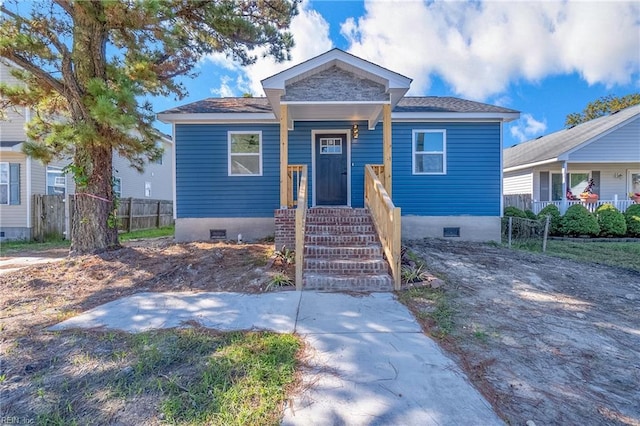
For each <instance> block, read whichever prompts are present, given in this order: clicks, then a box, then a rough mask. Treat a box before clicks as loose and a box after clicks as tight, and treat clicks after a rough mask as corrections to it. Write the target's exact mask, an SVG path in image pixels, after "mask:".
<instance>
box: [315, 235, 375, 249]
mask: <svg viewBox="0 0 640 426" xmlns="http://www.w3.org/2000/svg"><path fill="white" fill-rule="evenodd" d="M376 243H378V237H377V236H376V235H375V234H367V235H309V234H307V235H306V237H305V244H306V245H322V246H327V245H332V246H337V247H340V246H362V245H371V244H376Z"/></svg>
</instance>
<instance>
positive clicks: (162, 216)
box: [116, 198, 173, 232]
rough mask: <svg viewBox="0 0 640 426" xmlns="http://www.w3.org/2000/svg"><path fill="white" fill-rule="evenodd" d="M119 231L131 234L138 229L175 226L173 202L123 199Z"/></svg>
mask: <svg viewBox="0 0 640 426" xmlns="http://www.w3.org/2000/svg"><path fill="white" fill-rule="evenodd" d="M116 217H117V218H118V229H119V230H121V231H126V232H131V231H135V230H137V229H151V228H162V227H163V226H169V225H173V202H172V201H167V200H147V199H144V198H121V199H120V205H119V206H118V212H117V214H116Z"/></svg>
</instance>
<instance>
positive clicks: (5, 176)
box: [0, 163, 9, 204]
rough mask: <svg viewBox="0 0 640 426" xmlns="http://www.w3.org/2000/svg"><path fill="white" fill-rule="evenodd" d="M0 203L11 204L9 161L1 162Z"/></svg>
mask: <svg viewBox="0 0 640 426" xmlns="http://www.w3.org/2000/svg"><path fill="white" fill-rule="evenodd" d="M0 204H9V163H0Z"/></svg>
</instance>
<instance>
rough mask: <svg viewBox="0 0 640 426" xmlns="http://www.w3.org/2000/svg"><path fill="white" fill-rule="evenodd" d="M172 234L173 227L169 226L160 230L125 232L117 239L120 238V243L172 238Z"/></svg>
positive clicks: (173, 231)
mask: <svg viewBox="0 0 640 426" xmlns="http://www.w3.org/2000/svg"><path fill="white" fill-rule="evenodd" d="M174 233H175V227H174V226H173V225H171V226H164V227H162V228H153V229H141V230H139V231H132V232H125V233H123V234H120V235H119V236H118V238H120V241H129V240H137V239H144V238H159V237H173V234H174Z"/></svg>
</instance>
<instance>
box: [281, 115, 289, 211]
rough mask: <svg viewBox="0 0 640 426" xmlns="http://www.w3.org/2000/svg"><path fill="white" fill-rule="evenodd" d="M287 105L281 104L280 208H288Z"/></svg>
mask: <svg viewBox="0 0 640 426" xmlns="http://www.w3.org/2000/svg"><path fill="white" fill-rule="evenodd" d="M287 112H288V109H287V105H280V208H281V209H286V208H287V165H288V163H289V126H288V125H287V121H288V117H287V115H288V114H287Z"/></svg>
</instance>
